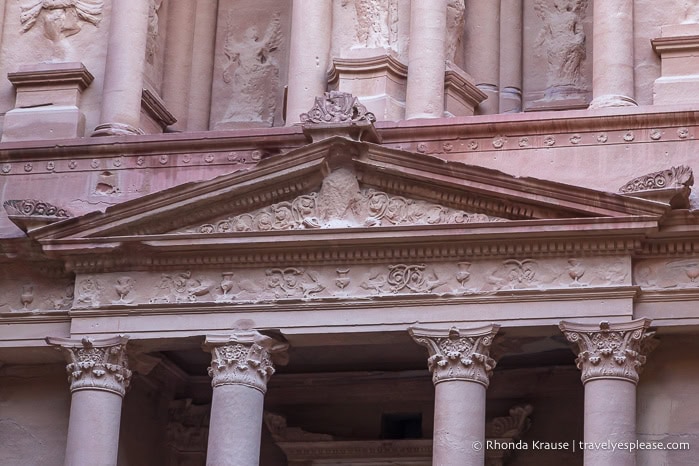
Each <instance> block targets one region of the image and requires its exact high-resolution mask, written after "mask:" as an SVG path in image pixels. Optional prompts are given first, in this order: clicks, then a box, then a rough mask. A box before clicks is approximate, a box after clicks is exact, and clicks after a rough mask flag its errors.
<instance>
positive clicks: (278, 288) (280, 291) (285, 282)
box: [265, 267, 325, 298]
mask: <svg viewBox="0 0 699 466" xmlns="http://www.w3.org/2000/svg"><path fill="white" fill-rule="evenodd" d="M265 275H267V286H268V287H269V288H270V289H271V290H272V291H273V292H274V296H275V297H276V298H292V297H304V298H310V297H313V295H316V294H318V293H320V292H321V291H323V290H324V289H325V286H323V285H321V284H320V276H319V275H318V273H316V272H313V271H306V270H305V269H303V268H296V267H286V268H274V269H267V270H266V271H265Z"/></svg>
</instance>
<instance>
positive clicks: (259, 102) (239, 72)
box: [219, 13, 282, 126]
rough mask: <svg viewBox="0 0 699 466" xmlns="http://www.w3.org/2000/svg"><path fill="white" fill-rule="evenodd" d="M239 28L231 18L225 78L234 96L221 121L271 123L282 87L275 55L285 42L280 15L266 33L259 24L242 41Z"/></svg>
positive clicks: (271, 22)
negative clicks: (261, 32)
mask: <svg viewBox="0 0 699 466" xmlns="http://www.w3.org/2000/svg"><path fill="white" fill-rule="evenodd" d="M237 30H238V29H237V28H236V27H235V26H233V24H232V23H231V21H230V18H229V23H228V27H227V33H226V40H225V43H224V48H223V53H224V55H225V57H226V64H225V66H224V68H223V81H224V82H225V83H226V84H229V85H230V86H231V92H232V99H231V102H230V105H229V106H228V109H227V110H226V113H225V115H224V117H223V120H221V121H220V122H219V124H224V123H239V122H259V123H264V124H267V125H269V126H272V125H273V124H274V114H275V112H276V107H277V96H278V94H279V89H280V81H279V64H278V62H277V59H276V58H275V54H274V52H276V51H277V50H278V49H279V47H280V46H281V44H282V29H281V17H280V14H279V13H276V14H275V15H274V16H273V17H272V20H271V21H270V23H269V26H268V27H267V30H266V31H265V34H264V36H260V33H259V31H258V30H257V27H255V26H250V27H249V28H247V29H246V30H245V33H244V36H243V38H242V39H240V40H239V39H237V38H236V35H237V34H236V31H237Z"/></svg>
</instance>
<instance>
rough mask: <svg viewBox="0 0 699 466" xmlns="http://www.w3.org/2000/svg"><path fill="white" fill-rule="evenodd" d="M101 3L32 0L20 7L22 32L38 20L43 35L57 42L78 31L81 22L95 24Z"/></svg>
mask: <svg viewBox="0 0 699 466" xmlns="http://www.w3.org/2000/svg"><path fill="white" fill-rule="evenodd" d="M103 5H104V4H103V2H102V1H101V0H33V1H31V2H28V3H26V4H24V5H23V6H21V7H20V8H21V12H20V17H19V20H20V23H21V24H22V32H27V31H29V30H30V29H31V28H32V27H34V25H35V24H36V23H37V22H40V23H42V26H43V32H44V36H45V37H46V38H47V39H49V40H51V41H53V42H57V41H59V40H61V39H64V38H66V37H69V36H72V35H74V34H77V33H78V32H80V29H81V22H87V23H90V24H92V25H94V26H97V25H98V24H99V22H100V20H101V19H102V18H101V16H102V7H103Z"/></svg>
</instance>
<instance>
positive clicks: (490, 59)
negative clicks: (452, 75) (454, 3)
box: [464, 0, 510, 115]
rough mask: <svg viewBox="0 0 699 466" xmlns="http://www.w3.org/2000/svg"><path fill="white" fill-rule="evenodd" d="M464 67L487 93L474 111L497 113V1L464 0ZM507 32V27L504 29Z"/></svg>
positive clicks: (498, 66)
mask: <svg viewBox="0 0 699 466" xmlns="http://www.w3.org/2000/svg"><path fill="white" fill-rule="evenodd" d="M465 30H466V41H465V44H464V45H465V46H464V68H465V71H466V72H467V73H469V74H470V75H471V76H473V78H474V79H475V80H476V86H478V88H479V89H480V90H481V91H483V92H485V93H486V94H487V95H488V98H487V99H486V100H485V101H483V102H481V103H480V105H479V106H478V109H477V111H476V113H477V114H479V115H490V114H494V113H498V111H499V107H500V102H499V100H500V98H499V95H498V94H499V86H500V2H499V1H483V0H466V25H465ZM507 32H508V33H510V31H507Z"/></svg>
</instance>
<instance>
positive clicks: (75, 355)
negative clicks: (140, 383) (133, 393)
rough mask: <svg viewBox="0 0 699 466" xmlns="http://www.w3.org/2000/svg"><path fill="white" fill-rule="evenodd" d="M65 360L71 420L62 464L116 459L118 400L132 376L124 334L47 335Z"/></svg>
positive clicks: (83, 465)
mask: <svg viewBox="0 0 699 466" xmlns="http://www.w3.org/2000/svg"><path fill="white" fill-rule="evenodd" d="M46 341H47V343H48V344H50V345H56V346H57V348H58V349H59V350H61V351H62V352H63V354H64V355H65V357H66V360H67V361H68V365H67V366H66V370H67V372H68V381H69V382H70V391H71V394H72V397H71V403H70V420H69V423H68V442H67V445H66V457H65V464H66V466H94V465H101V466H102V465H103V466H111V465H114V466H115V465H116V464H117V451H118V448H119V425H120V421H121V404H122V403H121V402H122V399H123V397H124V394H125V393H126V389H127V388H128V386H129V382H130V379H131V371H130V370H129V368H128V362H127V357H126V342H127V341H128V337H124V336H118V337H113V338H107V339H100V340H92V339H89V338H83V339H82V340H72V339H68V338H52V337H49V338H47V339H46Z"/></svg>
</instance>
